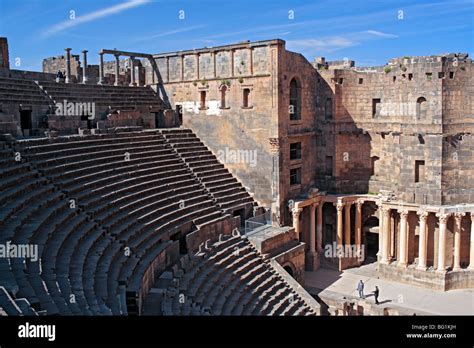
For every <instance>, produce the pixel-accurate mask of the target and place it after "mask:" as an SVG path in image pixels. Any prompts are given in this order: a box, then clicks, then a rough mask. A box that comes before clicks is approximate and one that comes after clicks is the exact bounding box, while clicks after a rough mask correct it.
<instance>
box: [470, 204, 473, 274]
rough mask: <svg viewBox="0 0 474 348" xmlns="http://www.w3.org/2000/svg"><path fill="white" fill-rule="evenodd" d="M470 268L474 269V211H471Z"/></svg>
mask: <svg viewBox="0 0 474 348" xmlns="http://www.w3.org/2000/svg"><path fill="white" fill-rule="evenodd" d="M469 269H470V270H471V271H472V270H474V212H471V245H470V250H469Z"/></svg>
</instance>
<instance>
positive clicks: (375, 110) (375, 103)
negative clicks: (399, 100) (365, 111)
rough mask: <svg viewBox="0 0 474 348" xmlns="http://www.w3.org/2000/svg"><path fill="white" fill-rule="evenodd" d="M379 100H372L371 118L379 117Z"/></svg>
mask: <svg viewBox="0 0 474 348" xmlns="http://www.w3.org/2000/svg"><path fill="white" fill-rule="evenodd" d="M380 103H381V100H380V99H378V98H377V99H372V117H378V116H380Z"/></svg>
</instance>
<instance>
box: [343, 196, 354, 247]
mask: <svg viewBox="0 0 474 348" xmlns="http://www.w3.org/2000/svg"><path fill="white" fill-rule="evenodd" d="M351 206H352V203H349V202H348V203H346V206H345V209H344V244H345V245H351Z"/></svg>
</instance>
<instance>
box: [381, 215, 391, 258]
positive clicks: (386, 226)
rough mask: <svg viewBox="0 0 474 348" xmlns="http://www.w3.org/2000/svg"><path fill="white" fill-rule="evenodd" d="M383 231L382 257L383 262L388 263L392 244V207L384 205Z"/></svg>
mask: <svg viewBox="0 0 474 348" xmlns="http://www.w3.org/2000/svg"><path fill="white" fill-rule="evenodd" d="M382 217H383V219H382V220H383V232H382V259H381V260H380V262H381V263H388V253H389V244H390V209H389V208H385V207H382Z"/></svg>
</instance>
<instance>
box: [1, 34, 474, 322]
mask: <svg viewBox="0 0 474 348" xmlns="http://www.w3.org/2000/svg"><path fill="white" fill-rule="evenodd" d="M437 53H439V52H437ZM88 58H89V59H90V52H88V50H87V47H71V48H69V47H68V48H65V49H64V51H63V52H53V51H52V52H51V57H47V58H45V59H44V60H43V62H42V63H43V69H42V70H43V71H42V72H35V71H26V70H17V69H14V68H13V64H11V57H9V49H8V41H7V39H6V38H0V190H1V195H0V245H1V246H0V251H1V250H3V251H4V252H3V254H2V255H3V256H2V255H0V256H1V257H0V315H31V316H38V315H41V316H42V315H116V316H120V315H121V316H126V315H129V316H134V315H165V316H168V315H307V316H309V315H413V314H453V313H454V314H472V313H473V305H472V298H473V291H474V290H473V289H474V183H473V178H474V83H473V81H474V76H473V73H474V70H473V64H472V60H471V59H470V58H469V57H468V55H467V54H464V53H444V54H442V53H439V54H437V55H431V56H404V57H398V58H393V59H391V60H390V61H388V62H387V63H386V64H385V65H384V66H373V67H360V66H358V65H357V64H356V62H355V61H352V60H350V59H345V60H341V61H328V60H326V59H325V58H324V57H315V58H314V60H313V61H308V60H307V58H305V57H304V56H303V55H301V54H299V53H296V52H291V51H289V50H287V49H286V47H285V41H283V40H280V39H275V40H265V41H255V42H250V41H244V42H239V43H235V44H228V45H224V46H217V47H211V48H207V47H205V48H200V49H192V50H182V51H176V52H166V53H152V52H129V51H121V50H118V49H111V48H103V49H102V50H101V51H100V52H99V57H98V61H99V64H98V65H93V64H88V63H87V59H88ZM58 71H60V72H61V73H60V74H58ZM62 72H64V73H62ZM2 247H3V249H2ZM21 250H26V251H28V254H27V255H26V254H25V255H22V253H21ZM13 251H15V252H13ZM35 253H36V254H35ZM32 255H34V256H36V257H33V256H32ZM359 279H361V280H362V279H363V280H364V282H365V283H366V286H367V288H366V293H370V292H371V290H373V289H372V287H373V285H377V286H378V287H379V288H380V291H381V295H380V296H381V299H382V300H383V299H384V298H385V299H386V301H382V302H381V303H380V305H376V304H375V303H374V300H373V298H372V297H367V298H359V297H358V296H357V291H356V290H355V289H356V287H357V282H358V281H359ZM369 287H371V288H369ZM425 294H426V298H427V299H430V301H431V300H432V301H437V302H439V303H441V302H443V301H445V303H446V306H450V301H451V299H453V301H458V302H452V303H453V305H452V306H451V308H450V310H447V311H443V308H440V307H439V306H438V307H436V306H433V307H430V305H428V304H427V305H426V306H422V305H423V303H422V302H423V299H424V298H425ZM417 296H418V297H417ZM400 299H401V300H400ZM410 301H411V302H410ZM417 303H419V304H420V306H418V304H417ZM456 303H459V304H460V305H459V306H458V307H459V308H460V309H459V312H456V310H457V308H458V307H456V306H457V305H456ZM463 311H464V312H463Z"/></svg>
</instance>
